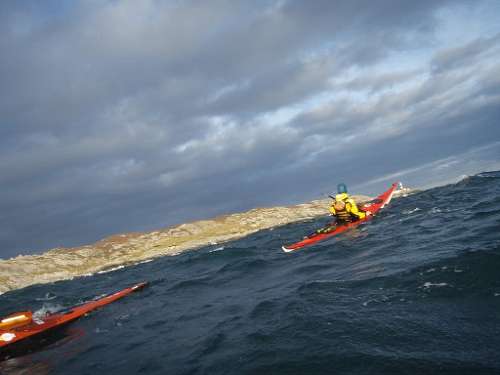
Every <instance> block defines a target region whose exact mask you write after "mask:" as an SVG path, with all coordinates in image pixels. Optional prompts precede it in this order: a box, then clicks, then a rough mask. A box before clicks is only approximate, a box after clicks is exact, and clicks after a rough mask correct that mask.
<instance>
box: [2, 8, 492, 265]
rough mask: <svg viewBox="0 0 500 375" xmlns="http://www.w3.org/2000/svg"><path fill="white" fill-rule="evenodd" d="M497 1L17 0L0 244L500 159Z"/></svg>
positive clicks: (200, 215) (383, 183)
mask: <svg viewBox="0 0 500 375" xmlns="http://www.w3.org/2000/svg"><path fill="white" fill-rule="evenodd" d="M499 123H500V2H498V1H496V0H494V1H483V0H477V1H469V0H464V1H459V0H453V1H443V0H422V1H395V0H378V1H370V0H366V1H362V0H357V1H354V0H349V1H332V0H315V1H295V0H275V1H272V0H269V1H265V0H249V1H232V0H205V1H190V0H185V1H178V0H175V1H174V0H172V1H159V0H141V1H137V0H124V1H115V0H113V1H105V0H95V1H94V0H87V1H78V0H76V1H63V0H47V1H43V2H41V1H38V0H32V1H30V0H24V1H14V0H5V1H2V2H0V187H1V191H0V258H9V257H12V256H15V255H18V254H30V253H40V252H43V251H45V250H47V249H50V248H54V247H71V246H77V245H81V244H89V243H92V242H95V241H97V240H99V239H101V238H103V237H106V236H108V235H112V234H115V233H122V232H132V231H146V230H154V229H158V228H163V227H166V226H169V225H174V224H179V223H183V222H188V221H193V220H198V219H204V218H211V217H214V216H216V215H220V214H227V213H232V212H239V211H244V210H248V209H251V208H254V207H264V206H276V205H288V204H296V203H302V202H305V201H309V200H312V199H318V198H322V197H324V196H325V194H328V193H331V192H333V191H335V187H336V185H337V184H338V183H339V182H344V183H346V184H347V185H348V187H349V190H350V192H351V193H359V194H368V195H376V194H378V193H379V192H381V191H383V190H385V188H386V187H387V186H388V185H389V184H390V183H391V182H394V181H396V180H400V181H402V182H403V183H404V184H405V185H407V186H410V187H414V188H426V187H430V186H436V185H439V184H445V183H450V182H453V181H457V180H459V179H460V178H461V176H464V175H470V174H475V173H479V172H481V171H486V170H499V169H500V124H499Z"/></svg>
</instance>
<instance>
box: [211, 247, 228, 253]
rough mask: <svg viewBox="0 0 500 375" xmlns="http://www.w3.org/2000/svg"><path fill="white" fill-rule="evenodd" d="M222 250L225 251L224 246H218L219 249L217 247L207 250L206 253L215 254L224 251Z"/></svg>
mask: <svg viewBox="0 0 500 375" xmlns="http://www.w3.org/2000/svg"><path fill="white" fill-rule="evenodd" d="M224 249H225V247H224V246H220V247H217V248H215V249H212V250H209V251H208V252H209V253H214V252H216V251H222V250H224Z"/></svg>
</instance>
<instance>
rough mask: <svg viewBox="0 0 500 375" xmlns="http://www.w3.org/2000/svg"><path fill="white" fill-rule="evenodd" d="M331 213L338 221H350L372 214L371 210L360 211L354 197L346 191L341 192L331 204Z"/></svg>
mask: <svg viewBox="0 0 500 375" xmlns="http://www.w3.org/2000/svg"><path fill="white" fill-rule="evenodd" d="M330 213H331V215H332V216H335V218H336V219H337V223H350V222H352V221H357V220H359V219H364V218H365V217H366V215H367V214H368V215H370V211H366V212H365V211H360V210H359V209H358V206H357V205H356V202H355V201H354V199H352V198H351V197H350V196H349V195H348V194H347V193H346V192H344V193H339V194H337V195H336V196H335V200H334V201H333V202H332V205H331V206H330Z"/></svg>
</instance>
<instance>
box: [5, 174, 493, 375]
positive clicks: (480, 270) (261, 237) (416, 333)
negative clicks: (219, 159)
mask: <svg viewBox="0 0 500 375" xmlns="http://www.w3.org/2000/svg"><path fill="white" fill-rule="evenodd" d="M328 220H329V219H328V218H326V217H325V218H317V219H314V220H307V221H303V222H299V223H293V224H288V225H284V226H281V227H276V228H273V229H269V230H263V231H260V232H257V233H255V234H252V235H250V236H248V237H246V238H242V239H239V240H236V241H232V242H227V243H224V244H217V245H211V246H206V247H203V248H201V249H198V250H194V251H190V252H186V253H182V254H179V255H176V256H166V257H162V258H158V259H155V260H152V261H150V262H146V263H142V264H137V265H134V266H128V267H122V268H120V267H118V269H116V270H114V271H112V272H105V273H98V274H95V275H91V276H87V277H80V278H75V279H73V280H66V281H59V282H55V283H50V284H39V285H34V286H30V287H27V288H24V289H19V290H14V291H10V292H7V293H5V294H3V295H1V296H0V316H4V315H7V314H9V313H12V312H15V311H20V310H26V309H31V310H33V311H34V312H35V314H38V315H39V316H43V314H45V313H47V312H55V311H58V310H61V309H65V308H68V307H70V306H73V305H75V304H79V303H82V302H85V301H89V300H91V299H93V298H95V297H98V296H101V295H103V294H107V293H110V292H113V291H116V290H119V289H121V288H125V287H127V286H130V285H132V284H135V283H137V282H141V281H148V282H149V286H148V287H147V288H145V289H144V290H142V291H138V292H136V293H133V294H131V295H129V296H127V297H125V298H123V299H121V300H119V301H116V302H114V303H112V304H110V305H107V306H105V307H103V308H101V309H99V310H96V311H93V312H91V313H89V314H88V315H86V316H84V317H82V318H80V319H79V320H77V321H75V322H73V323H71V324H70V325H68V326H66V327H65V328H64V329H62V330H59V331H57V332H55V333H54V334H52V336H50V335H49V337H48V338H44V339H43V340H40V341H39V342H35V344H34V345H33V347H31V348H29V349H27V350H26V351H25V352H22V353H18V354H17V355H14V356H11V357H8V356H7V357H5V358H4V359H3V360H2V361H1V362H0V374H30V375H32V374H60V375H67V374H71V375H84V374H85V375H95V374H106V375H114V374H116V375H127V374H150V375H152V374H186V375H187V374H192V375H195V374H384V375H389V374H418V375H423V374H443V375H444V374H464V375H480V374H500V353H499V351H500V172H485V173H480V174H477V175H475V176H470V177H467V178H463V179H462V180H460V181H459V182H458V183H454V184H449V185H446V186H440V187H435V188H431V189H428V190H424V191H419V192H416V193H414V194H408V195H407V196H401V197H398V198H395V199H393V200H392V202H391V203H390V205H389V206H387V207H385V208H384V209H383V210H382V211H380V213H379V214H378V215H377V216H376V217H375V218H374V219H373V220H371V221H369V222H367V223H365V224H363V225H361V226H359V227H358V228H356V229H352V230H350V231H348V232H346V233H344V234H342V235H340V236H338V237H336V238H332V239H330V240H327V241H325V242H323V243H319V244H317V245H316V246H312V247H310V248H305V249H302V250H300V251H297V252H294V253H285V252H283V251H282V249H281V246H282V245H283V244H288V243H291V242H295V241H298V240H300V239H301V238H302V237H303V236H304V235H305V234H308V233H311V232H312V231H314V230H315V229H317V228H319V227H321V226H322V225H324V224H326V223H327V221H328Z"/></svg>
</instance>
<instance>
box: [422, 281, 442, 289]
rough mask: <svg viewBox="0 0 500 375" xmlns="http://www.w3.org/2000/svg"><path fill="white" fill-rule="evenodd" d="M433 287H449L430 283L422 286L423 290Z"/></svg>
mask: <svg viewBox="0 0 500 375" xmlns="http://www.w3.org/2000/svg"><path fill="white" fill-rule="evenodd" d="M433 286H436V287H443V286H448V283H431V282H430V281H427V282H425V283H424V285H422V288H425V289H428V288H431V287H433Z"/></svg>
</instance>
